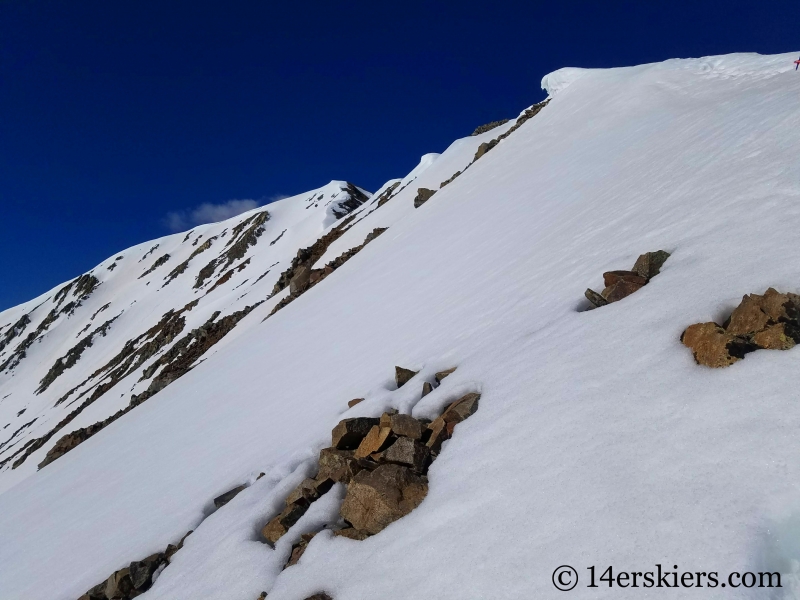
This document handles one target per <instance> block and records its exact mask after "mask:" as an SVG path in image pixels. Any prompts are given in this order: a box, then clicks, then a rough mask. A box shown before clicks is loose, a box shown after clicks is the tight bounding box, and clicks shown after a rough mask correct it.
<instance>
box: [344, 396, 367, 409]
mask: <svg viewBox="0 0 800 600" xmlns="http://www.w3.org/2000/svg"><path fill="white" fill-rule="evenodd" d="M363 401H364V399H363V398H353V399H352V400H350V402H348V403H347V408H353V407H354V406H355V405H356V404H358V403H359V402H363Z"/></svg>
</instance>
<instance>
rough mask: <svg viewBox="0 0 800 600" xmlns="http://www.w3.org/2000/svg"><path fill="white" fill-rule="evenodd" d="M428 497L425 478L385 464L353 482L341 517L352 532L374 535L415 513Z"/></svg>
mask: <svg viewBox="0 0 800 600" xmlns="http://www.w3.org/2000/svg"><path fill="white" fill-rule="evenodd" d="M427 493H428V481H427V479H426V478H425V477H423V476H420V475H417V474H416V473H414V471H413V470H411V469H409V468H408V467H403V466H400V465H395V464H384V465H381V466H379V467H378V468H377V469H375V470H374V471H361V472H360V473H358V475H356V476H355V477H354V478H353V481H352V482H351V483H350V485H349V486H348V487H347V495H346V496H345V499H344V502H343V503H342V506H341V510H340V513H341V515H342V517H343V518H344V519H345V520H346V521H347V522H348V523H350V524H351V525H352V526H353V527H354V528H356V529H361V530H364V531H366V532H368V533H371V534H375V533H378V532H379V531H381V530H383V529H384V528H385V527H386V526H387V525H389V524H390V523H393V522H394V521H396V520H398V519H400V518H401V517H403V516H405V515H407V514H408V513H410V512H411V511H412V510H414V509H415V508H416V507H417V506H419V504H420V503H421V502H422V500H423V499H424V498H425V496H426V494H427Z"/></svg>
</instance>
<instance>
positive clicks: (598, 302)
mask: <svg viewBox="0 0 800 600" xmlns="http://www.w3.org/2000/svg"><path fill="white" fill-rule="evenodd" d="M583 295H584V296H586V299H587V300H588V301H589V302H591V303H592V306H594V307H595V308H600V307H601V306H605V305H606V304H608V300H606V299H605V298H603V296H602V295H601V294H598V293H597V292H595V291H594V290H592V289H589V288H587V289H586V291H585V292H584V293H583Z"/></svg>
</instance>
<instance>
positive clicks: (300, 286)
mask: <svg viewBox="0 0 800 600" xmlns="http://www.w3.org/2000/svg"><path fill="white" fill-rule="evenodd" d="M310 279H311V268H310V267H307V266H302V267H300V268H299V269H298V270H297V273H296V274H295V276H294V277H292V280H291V281H290V282H289V293H290V294H292V295H293V296H297V295H298V294H301V293H303V292H304V291H305V289H306V288H307V287H308V284H309V281H310Z"/></svg>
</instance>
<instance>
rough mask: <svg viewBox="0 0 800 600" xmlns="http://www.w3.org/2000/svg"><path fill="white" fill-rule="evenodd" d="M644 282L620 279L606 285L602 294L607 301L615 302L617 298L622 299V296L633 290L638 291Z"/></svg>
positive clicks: (624, 296)
mask: <svg viewBox="0 0 800 600" xmlns="http://www.w3.org/2000/svg"><path fill="white" fill-rule="evenodd" d="M643 286H644V284H640V283H637V282H635V281H627V280H624V279H621V280H619V281H617V282H616V283H614V284H613V285H610V286H608V287H607V288H606V289H604V290H603V293H602V296H603V297H604V298H605V299H606V300H607V301H608V302H609V303H611V302H617V301H618V300H622V299H623V298H627V297H628V296H630V295H631V294H633V293H634V292H638V291H639V290H640V289H642V287H643Z"/></svg>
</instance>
